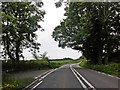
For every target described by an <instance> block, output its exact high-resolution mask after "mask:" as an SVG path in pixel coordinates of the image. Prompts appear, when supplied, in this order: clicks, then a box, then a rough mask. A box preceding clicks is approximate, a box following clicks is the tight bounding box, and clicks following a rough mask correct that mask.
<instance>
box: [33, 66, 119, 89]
mask: <svg viewBox="0 0 120 90" xmlns="http://www.w3.org/2000/svg"><path fill="white" fill-rule="evenodd" d="M71 67H72V68H73V69H71ZM79 75H81V76H82V77H81V76H79ZM39 82H40V83H39V84H37V85H36V87H35V88H34V89H31V90H39V89H48V88H61V89H70V88H71V89H79V90H120V89H119V84H120V79H118V78H115V77H111V76H108V75H104V74H101V73H98V72H96V71H93V70H89V69H84V68H80V67H78V64H72V65H70V64H68V65H64V66H62V67H60V68H58V69H56V70H55V71H53V72H52V73H51V74H49V75H47V77H45V78H44V79H42V80H40V81H39ZM90 85H91V87H92V86H93V87H94V89H90V88H89V86H90ZM84 86H86V87H88V88H84Z"/></svg>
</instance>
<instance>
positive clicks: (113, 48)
mask: <svg viewBox="0 0 120 90" xmlns="http://www.w3.org/2000/svg"><path fill="white" fill-rule="evenodd" d="M65 11H66V13H65V16H66V19H64V20H63V21H61V23H60V25H59V26H57V27H56V28H55V29H54V31H53V35H52V36H53V38H54V39H55V41H58V42H59V47H62V48H65V47H66V46H67V47H70V48H72V49H75V50H79V51H82V52H83V55H84V56H85V57H86V58H87V59H89V60H91V62H93V63H99V64H101V63H105V64H107V63H108V59H109V56H110V55H111V54H112V53H114V52H120V51H119V47H120V46H119V43H120V3H119V2H77V3H75V2H70V3H69V4H68V5H67V7H66V8H65Z"/></svg>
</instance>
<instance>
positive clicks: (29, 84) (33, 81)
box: [22, 80, 37, 90]
mask: <svg viewBox="0 0 120 90" xmlns="http://www.w3.org/2000/svg"><path fill="white" fill-rule="evenodd" d="M36 81H37V80H35V81H33V82H32V83H30V84H29V85H27V86H26V87H25V88H24V89H22V90H25V89H26V88H28V87H30V86H31V85H32V84H34V83H35V82H36Z"/></svg>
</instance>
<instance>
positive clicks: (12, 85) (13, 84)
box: [2, 73, 34, 90]
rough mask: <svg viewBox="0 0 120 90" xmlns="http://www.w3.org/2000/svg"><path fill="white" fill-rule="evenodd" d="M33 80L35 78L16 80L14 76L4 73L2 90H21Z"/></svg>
mask: <svg viewBox="0 0 120 90" xmlns="http://www.w3.org/2000/svg"><path fill="white" fill-rule="evenodd" d="M33 80H34V78H22V79H20V78H14V77H13V76H12V75H10V74H6V73H4V75H3V86H2V90H21V88H23V87H25V86H26V85H28V84H29V83H30V82H32V81H33Z"/></svg>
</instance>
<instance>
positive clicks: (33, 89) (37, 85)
mask: <svg viewBox="0 0 120 90" xmlns="http://www.w3.org/2000/svg"><path fill="white" fill-rule="evenodd" d="M42 82H43V81H40V82H39V83H38V84H37V85H35V86H34V87H33V88H32V89H31V90H34V89H35V88H36V87H37V86H38V85H40V84H41V83H42Z"/></svg>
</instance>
